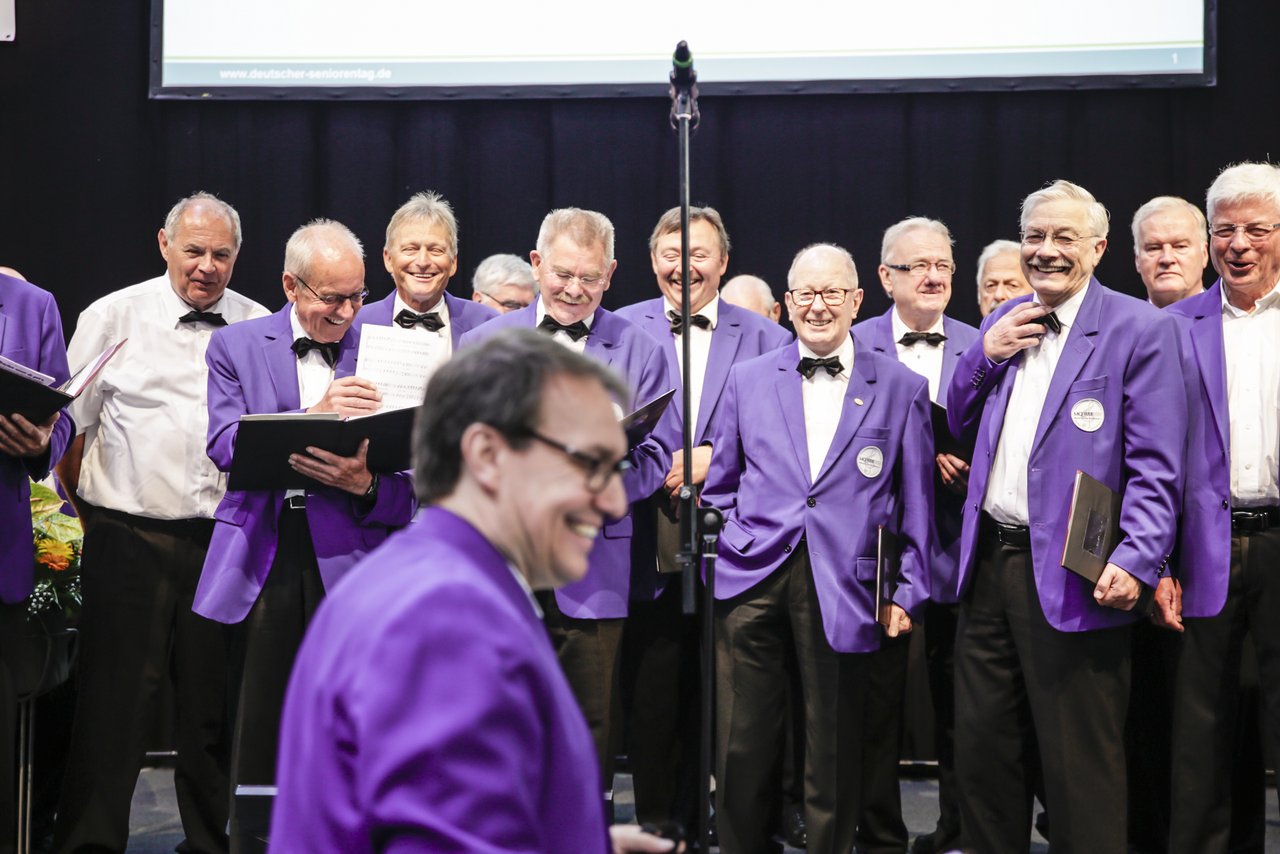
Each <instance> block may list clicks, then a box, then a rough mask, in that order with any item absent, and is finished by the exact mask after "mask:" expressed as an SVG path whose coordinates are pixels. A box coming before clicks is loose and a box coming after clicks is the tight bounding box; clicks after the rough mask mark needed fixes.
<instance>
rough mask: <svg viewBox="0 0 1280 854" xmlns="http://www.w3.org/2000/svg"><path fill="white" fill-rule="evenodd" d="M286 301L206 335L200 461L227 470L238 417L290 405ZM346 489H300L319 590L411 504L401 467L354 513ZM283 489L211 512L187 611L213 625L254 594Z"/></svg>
mask: <svg viewBox="0 0 1280 854" xmlns="http://www.w3.org/2000/svg"><path fill="white" fill-rule="evenodd" d="M359 343H360V335H359V330H356V329H351V330H349V331H348V332H347V334H346V335H345V336H344V337H343V339H342V342H341V345H340V347H339V351H338V362H337V369H336V371H335V376H336V377H347V376H351V374H352V373H353V372H354V371H355V365H356V352H357V350H358V349H359ZM292 344H293V330H292V328H291V326H290V324H289V304H288V303H286V304H285V306H284V308H282V309H280V310H279V311H277V312H276V313H275V314H272V315H269V316H267V317H260V318H257V319H255V320H246V321H243V322H241V323H233V324H231V325H230V326H227V327H224V328H222V329H219V330H218V331H217V332H215V333H214V334H213V337H212V338H210V339H209V349H208V350H207V351H206V353H205V362H206V363H208V365H209V444H208V452H209V459H211V460H213V462H214V465H216V466H217V467H218V468H219V469H221V470H222V471H228V470H229V469H230V468H231V456H232V452H233V450H234V449H235V444H236V434H237V432H238V431H239V429H240V424H239V419H240V416H241V415H247V414H250V413H260V412H300V411H301V405H300V403H299V399H298V359H297V356H295V355H294V353H293V350H292V349H290V348H291V346H292ZM357 502H358V500H357V499H356V497H355V496H353V495H351V494H349V493H346V492H342V491H341V490H337V489H331V488H327V487H321V488H317V489H314V490H308V491H307V510H306V513H307V523H308V525H309V526H310V528H311V541H312V543H313V544H314V546H315V550H316V561H317V563H318V564H319V566H320V577H321V579H322V580H323V581H324V586H325V589H326V590H329V589H331V588H332V587H333V585H334V584H335V583H336V582H337V580H338V579H339V578H341V577H342V575H343V574H344V573H346V571H347V570H349V569H350V568H351V567H352V566H354V565H355V563H356V562H357V561H358V560H360V558H362V557H364V555H366V554H367V553H368V552H369V551H371V550H372V549H373V548H375V547H376V546H378V545H380V544H381V543H382V541H383V540H385V539H386V538H387V534H388V533H390V532H391V530H392V529H393V528H396V527H399V526H402V525H406V524H408V522H409V520H410V518H412V516H413V513H414V511H415V510H416V508H417V502H416V499H415V498H414V496H413V485H412V482H411V479H410V476H409V473H408V472H398V473H396V474H393V475H389V476H383V477H382V480H381V484H380V486H379V487H378V494H377V499H376V500H375V502H374V504H373V507H372V508H369V509H368V510H367V511H365V512H362V511H361V506H360V504H359V503H357ZM283 504H284V491H283V490H275V491H267V490H258V491H252V492H245V491H231V490H228V491H227V494H226V495H225V496H224V497H223V499H222V502H221V503H220V504H219V505H218V507H217V509H216V510H214V513H213V518H214V520H215V524H214V528H213V539H212V541H211V542H210V543H209V555H208V557H207V558H206V559H205V562H204V569H203V571H202V572H201V574H200V584H199V586H198V587H197V588H196V595H195V604H194V605H193V608H192V609H193V610H194V611H195V612H196V613H197V614H200V615H202V616H205V617H208V618H209V619H211V620H217V621H218V622H220V623H238V622H240V621H241V620H243V619H244V618H245V616H247V615H248V613H249V609H250V608H252V607H253V603H254V602H255V601H256V600H257V598H258V593H259V592H261V590H262V584H263V582H264V581H266V578H267V572H268V571H269V570H270V569H271V562H272V560H274V559H275V555H276V534H277V532H276V523H277V520H278V519H279V517H280V509H281V507H282V506H283Z"/></svg>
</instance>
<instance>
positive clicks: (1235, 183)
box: [1204, 162, 1280, 219]
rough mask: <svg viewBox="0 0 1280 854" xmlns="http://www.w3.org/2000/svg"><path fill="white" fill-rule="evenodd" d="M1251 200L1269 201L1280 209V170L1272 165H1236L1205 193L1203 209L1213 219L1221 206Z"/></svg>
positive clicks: (1227, 170) (1222, 174)
mask: <svg viewBox="0 0 1280 854" xmlns="http://www.w3.org/2000/svg"><path fill="white" fill-rule="evenodd" d="M1248 200H1257V201H1262V202H1266V203H1268V204H1270V205H1272V206H1274V207H1275V208H1277V209H1280V169H1277V168H1276V167H1275V166H1272V165H1271V164H1270V163H1247V162H1246V163H1235V164H1233V165H1231V166H1228V167H1227V168H1225V169H1223V170H1222V171H1221V172H1219V173H1218V177H1217V178H1214V179H1213V183H1212V184H1210V185H1209V192H1208V193H1206V194H1205V199H1204V209H1205V212H1206V213H1207V214H1209V219H1213V215H1214V212H1215V211H1216V210H1217V209H1218V206H1219V205H1236V204H1240V203H1241V202H1244V201H1248Z"/></svg>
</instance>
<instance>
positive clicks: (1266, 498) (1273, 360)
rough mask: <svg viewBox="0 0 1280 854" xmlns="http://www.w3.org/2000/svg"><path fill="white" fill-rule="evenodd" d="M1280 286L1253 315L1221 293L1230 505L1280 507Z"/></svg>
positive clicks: (1259, 302) (1254, 309) (1259, 304)
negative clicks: (1278, 351)
mask: <svg viewBox="0 0 1280 854" xmlns="http://www.w3.org/2000/svg"><path fill="white" fill-rule="evenodd" d="M1277 342H1280V285H1277V286H1276V287H1274V288H1272V289H1271V291H1270V292H1268V293H1267V295H1266V296H1264V297H1263V298H1262V299H1260V300H1258V302H1257V304H1256V305H1255V306H1254V307H1253V311H1244V310H1243V309H1239V308H1236V307H1235V306H1233V305H1231V303H1229V302H1227V296H1226V290H1225V289H1224V290H1223V292H1222V343H1223V350H1224V351H1225V356H1226V363H1227V412H1228V413H1230V424H1231V427H1230V432H1231V451H1230V454H1229V456H1230V458H1231V503H1232V504H1233V505H1234V506H1236V507H1261V506H1266V505H1274V504H1278V503H1280V487H1278V486H1277V479H1278V478H1277V475H1278V474H1280V471H1278V466H1277V462H1278V461H1277V455H1278V454H1280V357H1277V355H1276V346H1277Z"/></svg>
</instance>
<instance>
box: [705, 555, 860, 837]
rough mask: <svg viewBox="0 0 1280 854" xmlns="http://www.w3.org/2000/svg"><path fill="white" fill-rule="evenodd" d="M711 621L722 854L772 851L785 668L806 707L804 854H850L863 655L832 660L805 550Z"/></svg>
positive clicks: (722, 604)
mask: <svg viewBox="0 0 1280 854" xmlns="http://www.w3.org/2000/svg"><path fill="white" fill-rule="evenodd" d="M715 621H716V781H717V782H716V829H717V831H718V833H719V836H720V850H721V851H723V852H725V854H744V852H773V851H777V850H778V847H777V845H776V844H775V843H774V842H773V841H772V839H771V836H772V829H773V824H774V822H775V820H776V816H777V815H778V811H779V799H780V795H781V792H780V790H779V786H778V765H779V759H780V756H781V746H782V743H783V726H784V722H785V718H786V715H785V711H786V707H787V679H788V668H789V667H790V666H796V667H798V669H799V671H800V685H801V693H802V695H803V701H804V718H805V769H804V790H805V823H806V825H807V826H808V837H809V847H808V850H809V852H810V853H811V854H848V852H849V851H850V849H851V848H852V847H853V839H854V829H855V826H856V822H857V816H858V812H859V810H860V808H861V797H860V786H861V774H862V768H861V764H862V755H861V754H862V713H863V705H864V704H863V696H864V694H863V692H865V690H866V678H867V667H868V663H867V656H866V655H861V654H855V653H839V652H836V651H835V650H833V649H832V648H831V645H830V644H829V643H828V642H827V638H826V635H825V634H824V632H823V628H822V615H821V612H820V611H819V609H818V597H817V593H816V591H815V590H814V586H813V574H812V570H811V568H810V564H809V556H808V550H807V549H806V548H805V547H804V545H803V544H802V545H801V546H800V547H799V548H797V549H796V550H795V551H794V552H793V553H792V555H791V557H790V558H788V559H787V561H786V562H785V563H784V564H783V565H782V566H781V567H780V568H779V569H778V571H777V572H775V573H773V575H771V576H769V577H768V578H766V579H765V580H764V581H762V582H760V583H759V584H758V585H756V586H755V587H753V588H751V589H750V590H748V591H746V592H745V593H742V594H741V595H739V596H736V597H734V598H732V599H725V600H721V601H718V602H717V603H716V611H715ZM792 655H794V658H791V656H792ZM791 662H794V665H792V664H791Z"/></svg>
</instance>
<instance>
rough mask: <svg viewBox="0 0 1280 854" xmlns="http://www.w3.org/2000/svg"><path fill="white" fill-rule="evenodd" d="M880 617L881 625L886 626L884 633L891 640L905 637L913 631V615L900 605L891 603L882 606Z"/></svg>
mask: <svg viewBox="0 0 1280 854" xmlns="http://www.w3.org/2000/svg"><path fill="white" fill-rule="evenodd" d="M880 617H881V619H880V623H881V625H883V626H884V633H885V634H886V635H888V636H889V637H891V638H896V637H897V636H898V635H905V634H906V633H907V632H909V631H911V615H910V614H908V613H907V612H906V610H904V609H903V608H902V606H900V605H895V604H892V603H890V604H888V605H884V606H882V607H881V610H880Z"/></svg>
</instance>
